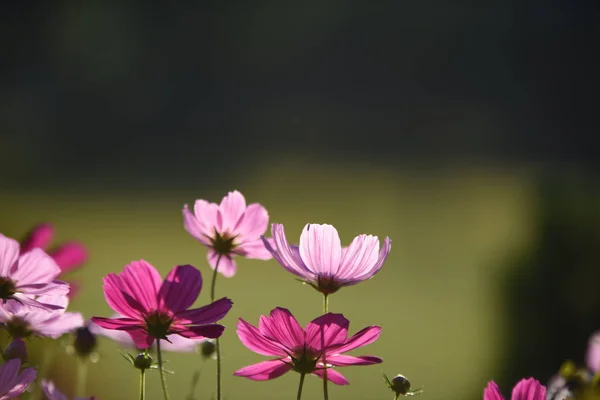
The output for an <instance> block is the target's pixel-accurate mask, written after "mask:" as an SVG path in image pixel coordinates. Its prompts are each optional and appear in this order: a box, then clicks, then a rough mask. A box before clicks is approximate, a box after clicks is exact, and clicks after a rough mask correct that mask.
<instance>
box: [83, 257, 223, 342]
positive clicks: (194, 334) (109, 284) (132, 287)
mask: <svg viewBox="0 0 600 400" xmlns="http://www.w3.org/2000/svg"><path fill="white" fill-rule="evenodd" d="M201 288H202V275H201V274H200V271H198V270H197V269H196V268H194V267H192V266H191V265H178V266H176V267H175V268H173V269H172V270H171V272H169V274H168V275H167V278H166V279H165V281H164V282H163V281H162V278H161V277H160V274H159V273H158V272H157V271H156V269H155V268H154V267H153V266H152V265H150V264H149V263H148V262H146V261H144V260H140V261H134V262H132V263H130V264H129V265H127V266H125V269H124V270H123V272H122V273H121V274H120V275H117V274H109V275H107V276H106V277H105V278H104V297H105V298H106V302H107V303H108V305H109V306H110V307H111V308H112V309H113V310H115V311H116V312H118V313H120V314H122V315H124V316H125V317H124V318H102V317H92V321H93V322H94V323H96V324H98V325H99V326H101V327H102V328H106V329H116V330H122V331H126V332H127V333H128V334H129V335H130V336H131V338H132V339H133V341H134V342H135V345H136V346H137V347H138V348H140V349H146V348H148V347H150V346H151V345H152V343H154V339H164V340H166V339H167V336H168V335H180V336H183V337H187V338H202V337H208V338H217V337H219V336H221V334H222V333H223V330H224V329H225V327H224V326H222V325H218V324H215V323H214V322H216V321H218V320H220V319H222V318H223V317H224V316H225V315H226V314H227V313H228V312H229V310H230V309H231V306H232V304H233V303H232V302H231V300H229V299H228V298H225V297H223V298H222V299H220V300H217V301H215V302H214V303H211V304H209V305H207V306H204V307H201V308H195V309H191V310H188V308H189V307H190V306H191V305H192V304H193V303H194V302H195V301H196V299H197V298H198V295H199V294H200V289H201Z"/></svg>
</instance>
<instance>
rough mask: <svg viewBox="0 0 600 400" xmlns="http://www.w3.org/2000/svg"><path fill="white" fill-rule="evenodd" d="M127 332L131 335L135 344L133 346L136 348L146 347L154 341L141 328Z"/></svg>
mask: <svg viewBox="0 0 600 400" xmlns="http://www.w3.org/2000/svg"><path fill="white" fill-rule="evenodd" d="M127 333H128V334H129V336H131V340H133V344H135V347H137V348H138V349H147V348H148V347H150V346H152V343H154V337H153V336H150V335H148V333H147V332H146V331H144V330H142V329H137V330H128V331H127Z"/></svg>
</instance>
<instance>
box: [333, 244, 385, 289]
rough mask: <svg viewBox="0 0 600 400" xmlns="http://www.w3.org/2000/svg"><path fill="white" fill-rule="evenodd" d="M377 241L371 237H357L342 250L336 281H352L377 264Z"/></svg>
mask: <svg viewBox="0 0 600 400" xmlns="http://www.w3.org/2000/svg"><path fill="white" fill-rule="evenodd" d="M378 252H379V239H377V237H376V236H371V235H359V236H357V237H355V238H354V240H353V241H352V243H350V245H349V246H348V247H346V248H344V249H343V250H342V260H341V262H340V268H339V270H338V271H337V272H336V274H335V276H336V278H338V279H341V280H343V279H353V278H355V277H357V276H360V275H363V274H364V273H365V272H367V271H370V269H371V268H373V267H374V266H375V265H376V264H377V253H378Z"/></svg>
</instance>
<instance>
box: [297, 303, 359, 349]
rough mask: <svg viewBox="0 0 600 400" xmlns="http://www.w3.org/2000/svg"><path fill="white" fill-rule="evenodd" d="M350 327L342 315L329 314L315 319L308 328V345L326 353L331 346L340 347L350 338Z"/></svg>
mask: <svg viewBox="0 0 600 400" xmlns="http://www.w3.org/2000/svg"><path fill="white" fill-rule="evenodd" d="M349 325H350V322H349V321H348V320H347V319H346V318H344V316H343V315H342V314H334V313H327V314H325V315H322V316H320V317H318V318H315V319H314V320H312V321H311V322H309V323H308V325H307V326H306V345H307V346H308V347H309V348H311V349H315V350H317V351H321V350H325V351H326V352H327V349H328V348H329V347H331V346H340V345H342V344H343V343H344V341H345V340H346V338H347V336H348V326H349ZM340 353H341V352H340Z"/></svg>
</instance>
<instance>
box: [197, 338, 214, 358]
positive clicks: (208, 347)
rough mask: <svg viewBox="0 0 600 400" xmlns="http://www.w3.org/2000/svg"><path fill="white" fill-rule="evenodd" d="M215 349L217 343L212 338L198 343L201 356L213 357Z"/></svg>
mask: <svg viewBox="0 0 600 400" xmlns="http://www.w3.org/2000/svg"><path fill="white" fill-rule="evenodd" d="M216 350H217V345H216V344H215V342H214V341H213V340H205V341H203V342H202V344H201V345H200V355H201V356H202V358H213V357H214V355H215V351H216Z"/></svg>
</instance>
